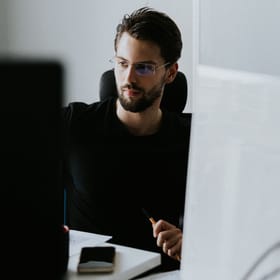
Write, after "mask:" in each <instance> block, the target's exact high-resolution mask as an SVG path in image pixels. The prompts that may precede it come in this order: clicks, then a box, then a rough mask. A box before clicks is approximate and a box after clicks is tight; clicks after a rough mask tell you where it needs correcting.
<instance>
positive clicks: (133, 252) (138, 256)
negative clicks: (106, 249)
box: [66, 243, 161, 280]
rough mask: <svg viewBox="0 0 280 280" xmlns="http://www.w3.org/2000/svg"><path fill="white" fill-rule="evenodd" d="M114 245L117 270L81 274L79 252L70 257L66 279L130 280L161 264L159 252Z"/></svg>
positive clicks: (104, 244)
mask: <svg viewBox="0 0 280 280" xmlns="http://www.w3.org/2000/svg"><path fill="white" fill-rule="evenodd" d="M110 245H112V244H110ZM102 246H108V244H107V243H103V244H102ZM114 246H115V247H116V257H115V261H116V264H115V271H114V272H113V273H109V274H108V273H106V274H96V273H95V274H86V275H85V274H83V275H80V274H78V273H77V264H78V261H79V254H74V255H72V256H70V258H69V263H68V271H67V273H66V279H67V280H80V279H83V280H87V279H93V278H94V279H96V280H102V279H106V280H128V279H131V278H133V277H135V276H137V275H140V274H142V273H144V272H146V271H148V270H150V269H152V268H154V267H156V266H158V265H160V262H161V257H160V254H158V253H154V252H149V251H144V250H140V249H135V248H130V247H125V246H120V245H114ZM93 275H94V277H93Z"/></svg>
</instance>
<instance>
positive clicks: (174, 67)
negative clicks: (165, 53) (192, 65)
mask: <svg viewBox="0 0 280 280" xmlns="http://www.w3.org/2000/svg"><path fill="white" fill-rule="evenodd" d="M177 72H178V63H173V64H171V66H169V68H168V72H167V77H166V80H165V83H166V84H170V83H172V82H173V81H174V79H175V77H176V75H177Z"/></svg>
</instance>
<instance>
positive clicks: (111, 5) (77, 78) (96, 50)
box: [0, 0, 191, 107]
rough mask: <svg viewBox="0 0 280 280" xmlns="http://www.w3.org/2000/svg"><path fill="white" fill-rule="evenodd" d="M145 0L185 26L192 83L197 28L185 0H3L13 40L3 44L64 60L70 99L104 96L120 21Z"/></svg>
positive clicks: (28, 53)
mask: <svg viewBox="0 0 280 280" xmlns="http://www.w3.org/2000/svg"><path fill="white" fill-rule="evenodd" d="M144 5H148V6H151V7H154V8H156V9H159V10H161V11H163V12H166V13H168V14H169V15H170V16H171V17H172V18H174V20H175V21H176V22H177V24H178V26H179V27H180V29H181V31H182V37H183V44H184V49H183V52H182V58H181V59H180V61H179V67H180V70H181V71H182V72H184V73H185V74H186V76H187V77H188V79H189V80H190V85H191V78H190V76H191V69H190V71H188V68H190V67H189V64H190V59H185V57H188V58H189V57H191V55H188V56H186V52H190V50H189V49H188V45H189V41H190V40H189V35H188V34H187V32H190V30H191V29H190V28H189V26H188V28H187V26H186V25H187V22H188V21H186V19H185V10H186V8H185V7H186V4H185V1H184V0H178V1H176V4H175V5H174V4H173V3H172V5H170V1H168V0H161V1H159V0H158V1H156V0H154V1H144V0H137V1H129V0H118V1H109V0H99V1H96V0H94V1H93V0H83V1H80V0H60V1H57V0H40V1H37V0H2V1H1V2H0V9H1V10H3V8H4V7H5V9H6V11H7V24H8V32H6V33H8V46H3V48H4V49H6V51H7V52H8V53H9V54H10V55H15V54H16V55H23V56H39V57H42V56H46V57H55V58H58V59H60V60H62V62H63V63H64V64H65V67H66V78H67V83H66V92H67V95H66V98H65V102H66V103H68V102H69V101H76V100H78V101H85V102H89V103H90V102H93V101H96V100H98V88H99V78H100V76H101V74H102V73H103V72H104V71H105V70H107V69H109V68H111V65H110V63H109V61H108V60H109V59H110V58H111V57H112V56H113V55H114V50H113V39H114V36H115V29H116V25H117V24H118V23H119V21H120V20H121V18H122V16H123V15H124V14H125V13H131V12H132V11H133V10H134V9H136V8H139V7H141V6H144ZM185 30H186V31H185ZM4 31H7V28H6V29H5V30H4ZM0 45H1V43H0ZM2 45H3V44H2ZM0 51H1V48H0ZM2 53H3V50H2ZM190 92H191V90H190ZM190 95H191V93H190ZM188 106H189V107H190V106H191V96H190V98H189V100H188Z"/></svg>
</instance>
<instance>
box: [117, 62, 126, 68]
mask: <svg viewBox="0 0 280 280" xmlns="http://www.w3.org/2000/svg"><path fill="white" fill-rule="evenodd" d="M118 65H119V66H121V67H127V66H128V63H127V62H126V61H119V62H118Z"/></svg>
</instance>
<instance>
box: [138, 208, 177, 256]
mask: <svg viewBox="0 0 280 280" xmlns="http://www.w3.org/2000/svg"><path fill="white" fill-rule="evenodd" d="M142 212H143V213H144V215H145V216H146V217H147V218H148V219H149V220H150V222H151V223H152V225H154V224H155V223H156V221H155V219H154V218H153V217H152V216H151V215H150V214H149V212H148V211H147V210H146V209H145V208H142ZM176 259H177V261H181V257H180V256H179V255H178V254H176Z"/></svg>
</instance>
